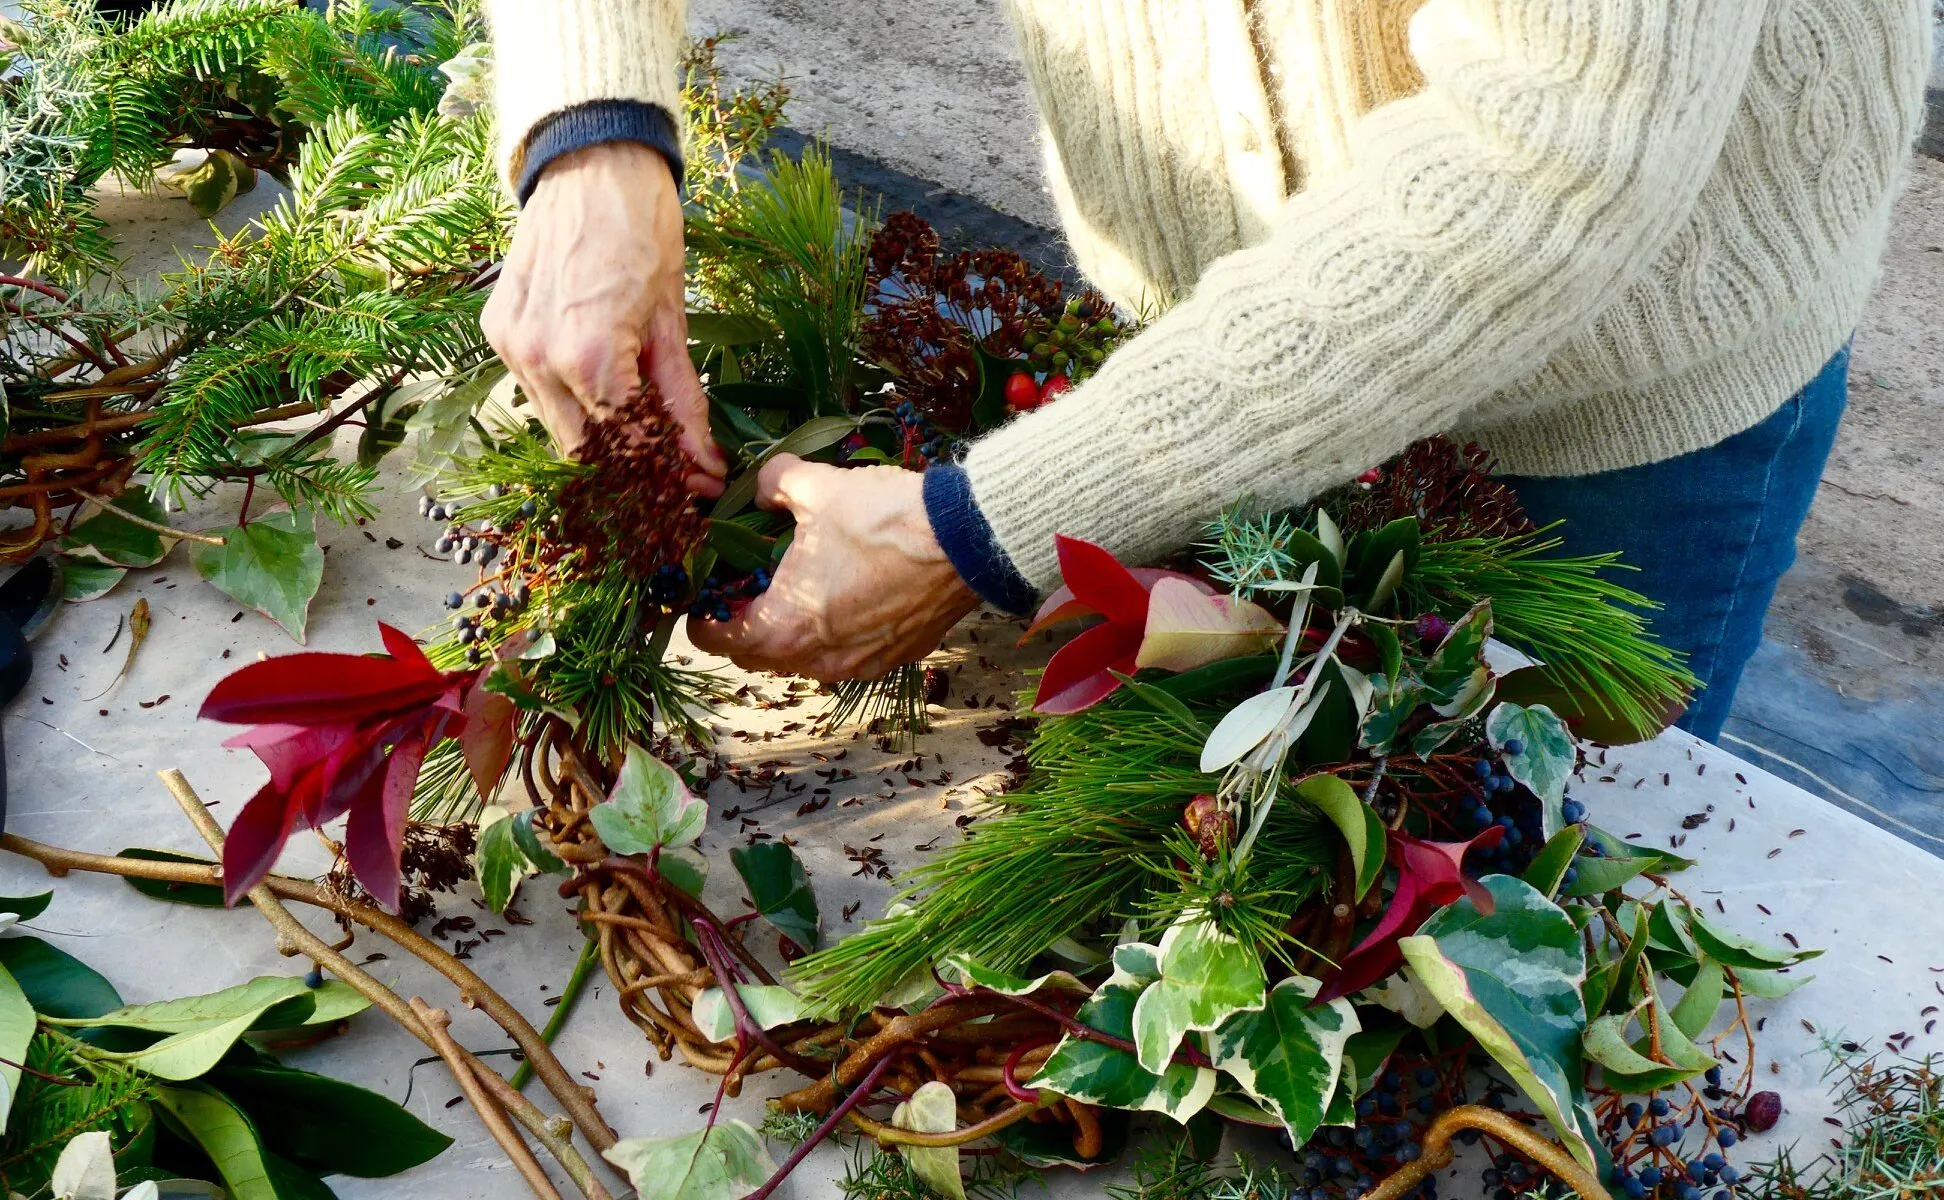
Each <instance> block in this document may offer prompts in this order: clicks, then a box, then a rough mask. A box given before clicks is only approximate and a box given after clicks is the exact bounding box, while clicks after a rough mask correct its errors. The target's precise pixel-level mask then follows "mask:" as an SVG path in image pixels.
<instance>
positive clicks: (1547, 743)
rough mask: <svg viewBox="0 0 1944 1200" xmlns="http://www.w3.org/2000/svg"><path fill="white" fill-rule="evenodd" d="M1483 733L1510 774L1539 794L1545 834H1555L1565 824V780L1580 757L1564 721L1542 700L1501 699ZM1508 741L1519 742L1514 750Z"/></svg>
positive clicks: (1488, 718)
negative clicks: (1530, 702) (1518, 701)
mask: <svg viewBox="0 0 1944 1200" xmlns="http://www.w3.org/2000/svg"><path fill="white" fill-rule="evenodd" d="M1485 736H1486V737H1487V738H1490V739H1491V742H1492V749H1494V750H1497V751H1498V752H1499V753H1500V754H1501V755H1502V756H1503V761H1504V762H1505V769H1506V770H1507V771H1508V772H1510V773H1511V775H1512V778H1514V779H1516V780H1518V781H1519V782H1520V783H1522V784H1524V785H1525V786H1526V787H1527V788H1528V789H1529V790H1530V791H1531V792H1532V794H1533V795H1535V796H1537V797H1539V803H1540V806H1541V807H1540V811H1541V813H1543V814H1544V829H1545V835H1546V836H1547V837H1549V838H1550V837H1552V836H1553V835H1555V834H1557V833H1558V832H1559V831H1560V829H1561V828H1563V827H1564V826H1565V824H1566V820H1565V818H1564V817H1563V816H1562V815H1561V806H1562V804H1563V803H1564V802H1565V799H1566V781H1567V780H1568V779H1570V778H1572V775H1573V765H1574V762H1575V760H1576V759H1577V758H1578V757H1579V755H1578V752H1577V751H1576V750H1575V749H1574V747H1573V735H1572V733H1571V732H1570V731H1568V730H1567V728H1566V722H1564V721H1562V720H1560V719H1559V718H1558V717H1557V716H1556V715H1554V713H1553V710H1552V709H1550V708H1547V707H1546V706H1545V705H1543V704H1535V705H1533V706H1532V707H1530V708H1527V707H1526V706H1525V705H1523V704H1510V703H1504V704H1500V705H1499V706H1498V707H1497V708H1494V709H1493V710H1492V714H1491V715H1490V716H1488V717H1486V718H1485ZM1510 742H1519V743H1521V744H1520V746H1519V752H1518V753H1517V754H1513V753H1511V752H1510V751H1508V750H1507V749H1506V745H1507V744H1508V743H1510Z"/></svg>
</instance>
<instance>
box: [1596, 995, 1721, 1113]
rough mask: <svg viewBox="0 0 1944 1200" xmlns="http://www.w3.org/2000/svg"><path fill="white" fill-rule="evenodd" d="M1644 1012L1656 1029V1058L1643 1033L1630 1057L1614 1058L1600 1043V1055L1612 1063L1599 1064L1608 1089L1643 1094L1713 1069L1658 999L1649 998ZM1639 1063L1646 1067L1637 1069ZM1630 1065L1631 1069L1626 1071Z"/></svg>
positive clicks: (1709, 1059) (1712, 1062) (1711, 1059)
mask: <svg viewBox="0 0 1944 1200" xmlns="http://www.w3.org/2000/svg"><path fill="white" fill-rule="evenodd" d="M1644 1010H1645V1012H1646V1018H1645V1019H1647V1020H1652V1021H1653V1022H1654V1023H1655V1025H1656V1027H1657V1028H1658V1030H1659V1033H1660V1049H1659V1054H1660V1058H1659V1060H1656V1059H1655V1058H1653V1057H1652V1054H1653V1046H1654V1039H1653V1038H1652V1037H1651V1036H1649V1035H1646V1034H1643V1035H1642V1036H1640V1037H1638V1038H1636V1039H1634V1041H1633V1043H1632V1044H1631V1046H1630V1047H1629V1048H1630V1049H1631V1050H1632V1051H1633V1054H1632V1055H1631V1056H1619V1055H1615V1054H1614V1053H1613V1051H1612V1049H1611V1047H1608V1046H1606V1045H1605V1044H1604V1043H1602V1047H1601V1049H1602V1053H1605V1054H1608V1055H1609V1056H1611V1057H1614V1059H1615V1063H1614V1064H1608V1063H1605V1062H1602V1063H1601V1064H1600V1065H1601V1069H1603V1070H1604V1071H1605V1072H1606V1083H1607V1086H1608V1087H1611V1088H1614V1089H1615V1090H1617V1091H1621V1092H1626V1093H1629V1094H1635V1095H1647V1094H1650V1093H1652V1092H1657V1091H1659V1090H1660V1089H1662V1088H1664V1087H1672V1086H1673V1085H1674V1084H1677V1083H1680V1082H1682V1081H1683V1080H1687V1079H1693V1078H1696V1077H1697V1076H1700V1075H1705V1074H1707V1072H1708V1070H1709V1069H1710V1068H1711V1067H1713V1066H1715V1060H1714V1057H1713V1056H1712V1055H1710V1054H1708V1053H1707V1052H1706V1051H1704V1050H1702V1049H1701V1048H1700V1047H1699V1046H1696V1045H1695V1044H1694V1043H1693V1042H1692V1041H1690V1040H1689V1039H1688V1036H1687V1034H1685V1033H1683V1032H1682V1031H1681V1027H1680V1026H1679V1025H1677V1024H1675V1022H1674V1019H1673V1017H1672V1016H1671V1015H1670V1014H1669V1013H1668V1011H1667V1010H1666V1009H1665V1008H1663V1007H1662V1006H1661V1003H1660V998H1659V997H1658V996H1649V997H1648V998H1647V999H1646V1000H1645V1001H1644ZM1623 1020H1624V1019H1623ZM1621 1028H1622V1029H1623V1030H1624V1028H1625V1025H1624V1024H1622V1026H1621ZM1643 1062H1644V1063H1645V1064H1646V1065H1645V1066H1644V1067H1643V1066H1640V1064H1641V1063H1643ZM1630 1063H1631V1064H1632V1065H1633V1067H1634V1069H1633V1070H1628V1069H1627V1064H1630Z"/></svg>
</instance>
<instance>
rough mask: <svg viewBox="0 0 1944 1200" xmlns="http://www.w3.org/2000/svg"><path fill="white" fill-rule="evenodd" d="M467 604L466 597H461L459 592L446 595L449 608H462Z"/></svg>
mask: <svg viewBox="0 0 1944 1200" xmlns="http://www.w3.org/2000/svg"><path fill="white" fill-rule="evenodd" d="M465 603H466V598H465V597H464V596H461V595H460V594H459V593H458V592H447V593H446V607H447V608H461V607H464V605H465Z"/></svg>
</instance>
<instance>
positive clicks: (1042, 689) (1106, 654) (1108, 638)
mask: <svg viewBox="0 0 1944 1200" xmlns="http://www.w3.org/2000/svg"><path fill="white" fill-rule="evenodd" d="M1140 645H1141V634H1140V631H1139V630H1137V629H1129V628H1127V627H1125V626H1122V625H1096V626H1094V627H1093V628H1092V629H1089V630H1086V631H1084V632H1083V633H1081V634H1080V636H1078V637H1076V638H1074V639H1073V640H1072V641H1070V642H1068V643H1067V644H1066V645H1064V646H1062V647H1060V648H1059V650H1058V651H1056V652H1055V653H1054V655H1053V657H1052V658H1051V659H1049V660H1047V664H1046V670H1045V672H1044V673H1043V674H1041V675H1040V685H1039V691H1038V692H1037V693H1036V694H1035V695H1034V697H1033V708H1034V709H1035V710H1037V711H1039V712H1043V713H1047V714H1050V715H1054V716H1065V715H1067V714H1069V713H1077V712H1079V711H1081V710H1082V709H1085V708H1090V707H1092V706H1093V705H1095V704H1098V703H1100V702H1101V701H1102V700H1104V699H1106V698H1107V697H1108V696H1110V695H1112V694H1113V693H1114V691H1115V689H1117V688H1119V687H1120V685H1121V681H1120V680H1119V679H1118V678H1116V677H1115V675H1114V672H1116V671H1118V672H1120V673H1121V674H1122V675H1131V674H1133V673H1134V654H1135V651H1137V650H1138V649H1139V648H1140Z"/></svg>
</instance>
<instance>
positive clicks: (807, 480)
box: [688, 454, 979, 683]
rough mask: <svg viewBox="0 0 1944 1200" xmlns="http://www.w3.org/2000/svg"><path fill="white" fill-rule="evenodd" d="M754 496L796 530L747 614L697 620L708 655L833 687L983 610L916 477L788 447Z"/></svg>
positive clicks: (899, 659)
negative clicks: (831, 462) (947, 548)
mask: <svg viewBox="0 0 1944 1200" xmlns="http://www.w3.org/2000/svg"><path fill="white" fill-rule="evenodd" d="M756 502H757V503H758V504H759V505H761V506H762V507H764V508H769V509H788V510H789V511H790V512H791V513H792V514H794V515H795V517H796V537H795V538H794V540H792V541H791V542H790V548H789V550H788V551H787V552H785V553H784V555H783V561H782V563H780V564H779V565H778V566H777V569H776V577H775V579H774V580H772V581H771V583H770V586H769V590H768V591H766V592H764V593H763V594H762V595H760V596H758V597H757V598H756V599H755V600H754V601H752V602H751V603H750V605H749V607H748V608H746V609H744V610H743V612H742V614H741V615H740V616H738V617H736V618H735V619H734V620H730V621H721V622H716V621H705V620H702V619H700V618H697V617H690V618H689V623H688V632H689V640H690V641H691V642H693V643H695V646H696V647H697V648H698V649H700V650H705V651H708V652H710V653H713V654H723V655H727V656H728V657H729V658H730V659H732V660H734V662H735V663H736V664H737V665H738V666H741V667H745V668H748V669H750V670H755V671H773V672H776V673H778V674H786V675H804V676H808V677H809V678H812V679H817V680H822V681H823V682H826V683H830V682H835V681H837V680H840V679H876V678H879V677H881V676H883V675H885V674H886V673H887V672H889V671H890V670H891V669H892V668H893V667H896V666H900V665H902V664H904V663H908V662H916V661H917V660H918V659H920V658H923V657H924V656H925V655H927V654H929V653H931V652H932V651H933V650H936V649H937V648H938V643H939V642H940V641H941V640H943V639H944V637H945V634H946V632H947V631H948V630H950V629H951V628H952V626H953V625H955V624H957V623H958V620H959V618H960V617H963V616H964V615H965V614H966V613H968V612H971V611H972V610H973V609H974V608H976V607H978V603H979V598H978V597H977V596H976V595H975V594H973V592H972V589H971V588H969V587H967V586H966V585H965V581H964V580H962V579H960V578H959V574H958V572H957V571H956V570H954V569H953V567H952V563H951V560H949V559H947V558H946V557H945V552H944V551H943V550H941V549H939V548H938V539H937V538H935V537H934V536H933V535H932V530H931V522H930V521H929V520H928V519H927V518H926V516H925V502H924V494H923V491H922V481H921V480H920V478H919V476H918V475H917V474H916V473H915V472H912V471H906V470H904V469H902V468H900V467H851V468H845V469H839V468H837V467H827V466H823V465H822V464H819V463H810V462H805V461H803V460H802V459H800V458H797V457H796V456H795V455H791V454H779V455H777V456H776V457H775V458H774V459H771V460H770V461H769V462H767V463H765V464H764V465H763V469H762V473H761V474H760V475H758V476H757V486H756Z"/></svg>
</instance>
